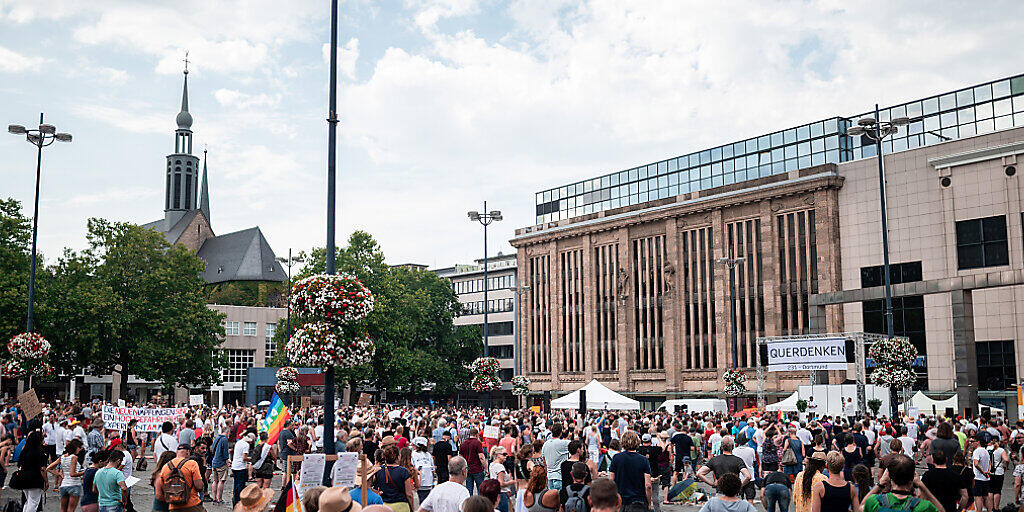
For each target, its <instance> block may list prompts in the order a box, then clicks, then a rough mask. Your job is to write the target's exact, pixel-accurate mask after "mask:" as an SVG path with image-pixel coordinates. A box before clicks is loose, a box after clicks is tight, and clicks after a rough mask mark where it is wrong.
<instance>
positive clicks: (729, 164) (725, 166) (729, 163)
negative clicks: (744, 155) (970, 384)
mask: <svg viewBox="0 0 1024 512" xmlns="http://www.w3.org/2000/svg"><path fill="white" fill-rule="evenodd" d="M735 169H736V165H735V161H734V160H726V161H724V162H722V172H725V173H726V174H728V173H730V172H732V171H734V170H735Z"/></svg>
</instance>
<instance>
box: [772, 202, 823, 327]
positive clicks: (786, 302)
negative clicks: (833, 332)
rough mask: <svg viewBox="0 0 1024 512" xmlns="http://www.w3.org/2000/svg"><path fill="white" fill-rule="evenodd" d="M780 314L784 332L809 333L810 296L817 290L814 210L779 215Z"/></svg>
mask: <svg viewBox="0 0 1024 512" xmlns="http://www.w3.org/2000/svg"><path fill="white" fill-rule="evenodd" d="M775 220H776V226H775V227H776V233H778V247H779V255H778V258H779V316H780V319H781V327H782V334H783V335H794V334H807V332H808V329H809V327H810V318H809V317H808V309H807V298H808V296H810V295H811V294H814V293H818V265H817V258H818V253H817V244H816V243H815V231H814V210H802V211H799V212H790V213H783V214H780V215H777V216H776V217H775Z"/></svg>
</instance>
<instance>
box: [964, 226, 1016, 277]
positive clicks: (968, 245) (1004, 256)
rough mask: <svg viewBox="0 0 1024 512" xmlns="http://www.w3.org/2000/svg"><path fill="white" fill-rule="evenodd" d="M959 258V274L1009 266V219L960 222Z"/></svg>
mask: <svg viewBox="0 0 1024 512" xmlns="http://www.w3.org/2000/svg"><path fill="white" fill-rule="evenodd" d="M956 256H957V264H958V266H959V268H960V270H967V269H971V268H982V267H996V266H1000V265H1009V264H1010V254H1009V249H1008V245H1007V241H1006V216H1004V215H997V216H995V217H985V218H983V219H971V220H961V221H957V223H956Z"/></svg>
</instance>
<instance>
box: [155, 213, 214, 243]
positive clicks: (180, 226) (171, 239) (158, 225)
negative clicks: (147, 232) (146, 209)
mask: <svg viewBox="0 0 1024 512" xmlns="http://www.w3.org/2000/svg"><path fill="white" fill-rule="evenodd" d="M198 214H199V210H189V211H187V212H185V214H184V215H182V216H181V218H180V219H178V222H175V223H174V225H173V226H171V229H170V230H168V231H164V226H165V222H166V221H165V220H155V221H153V222H147V223H146V224H143V225H142V227H144V228H149V229H153V230H156V231H159V232H160V233H162V234H163V235H164V238H165V239H167V243H170V244H174V243H177V241H178V239H179V238H181V234H182V233H184V232H185V228H187V227H188V225H189V223H191V222H192V219H193V218H195V216H196V215H198ZM207 220H209V219H207Z"/></svg>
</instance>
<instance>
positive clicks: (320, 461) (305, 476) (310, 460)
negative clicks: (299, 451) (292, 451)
mask: <svg viewBox="0 0 1024 512" xmlns="http://www.w3.org/2000/svg"><path fill="white" fill-rule="evenodd" d="M326 461H327V459H326V457H325V456H324V454H322V453H307V454H305V455H303V456H302V469H301V470H300V471H299V497H302V496H305V495H306V491H308V490H310V489H312V488H314V487H316V486H318V485H323V481H324V463H325V462H326Z"/></svg>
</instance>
